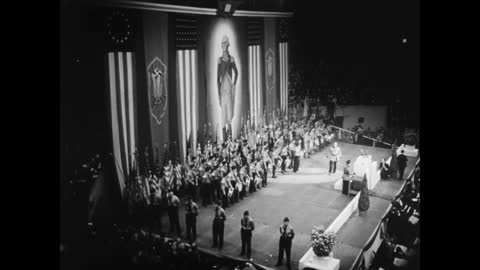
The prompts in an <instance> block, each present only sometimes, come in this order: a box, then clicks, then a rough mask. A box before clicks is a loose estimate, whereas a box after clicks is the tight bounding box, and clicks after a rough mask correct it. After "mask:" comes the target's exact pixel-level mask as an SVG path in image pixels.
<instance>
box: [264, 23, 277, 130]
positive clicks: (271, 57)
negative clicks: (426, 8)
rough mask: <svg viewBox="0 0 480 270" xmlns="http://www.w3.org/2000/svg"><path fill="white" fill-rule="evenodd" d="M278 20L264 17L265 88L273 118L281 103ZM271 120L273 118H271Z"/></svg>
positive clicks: (268, 113) (268, 108)
mask: <svg viewBox="0 0 480 270" xmlns="http://www.w3.org/2000/svg"><path fill="white" fill-rule="evenodd" d="M275 27H276V21H275V18H265V19H264V33H265V40H264V48H265V89H266V96H267V99H266V108H267V115H268V116H269V117H270V118H272V117H273V116H274V114H275V112H276V110H277V108H278V106H279V105H280V104H279V102H278V100H277V99H278V96H279V95H278V91H279V89H278V86H277V81H276V80H277V77H278V75H277V74H276V73H277V67H276V62H277V58H276V57H277V53H276V52H277V50H276V49H277V46H276V32H277V31H276V29H275ZM269 120H270V121H271V120H272V119H269Z"/></svg>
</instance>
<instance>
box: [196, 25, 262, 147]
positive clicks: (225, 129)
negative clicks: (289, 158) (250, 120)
mask: <svg viewBox="0 0 480 270" xmlns="http://www.w3.org/2000/svg"><path fill="white" fill-rule="evenodd" d="M199 33H200V34H199V37H202V41H201V42H199V59H198V60H199V61H198V67H199V76H198V79H199V80H200V81H199V95H204V96H205V97H206V104H205V106H206V114H207V116H208V122H209V123H210V124H211V125H210V132H211V134H212V135H213V136H212V137H213V138H212V139H213V141H214V142H215V141H217V142H223V141H225V140H227V139H228V138H229V137H230V136H231V138H232V139H235V138H238V136H239V135H240V131H241V127H242V123H241V122H242V118H243V119H246V118H247V112H248V109H249V100H248V99H249V90H250V88H249V87H248V86H249V82H250V83H251V81H249V80H248V78H249V75H248V74H249V68H248V65H249V63H250V61H249V59H248V58H247V56H248V55H249V54H251V53H252V51H250V50H249V47H248V46H247V20H246V19H245V18H237V17H235V18H220V17H213V16H204V17H201V18H200V20H199Z"/></svg>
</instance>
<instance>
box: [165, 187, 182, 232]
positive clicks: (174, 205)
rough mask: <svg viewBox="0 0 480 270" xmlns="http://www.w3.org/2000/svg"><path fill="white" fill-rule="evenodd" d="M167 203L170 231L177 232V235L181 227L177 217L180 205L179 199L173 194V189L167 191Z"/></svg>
mask: <svg viewBox="0 0 480 270" xmlns="http://www.w3.org/2000/svg"><path fill="white" fill-rule="evenodd" d="M167 203H168V217H169V219H170V232H171V233H172V232H173V231H176V232H177V235H179V236H180V235H181V234H182V228H180V220H179V219H178V206H179V205H180V200H179V199H178V197H177V196H175V195H174V194H173V191H170V192H169V193H168V197H167Z"/></svg>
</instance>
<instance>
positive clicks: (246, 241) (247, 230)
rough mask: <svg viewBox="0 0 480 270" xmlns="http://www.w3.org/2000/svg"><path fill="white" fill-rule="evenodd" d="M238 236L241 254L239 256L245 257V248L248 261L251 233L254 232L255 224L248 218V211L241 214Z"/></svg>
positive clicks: (250, 250)
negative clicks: (239, 237) (240, 239)
mask: <svg viewBox="0 0 480 270" xmlns="http://www.w3.org/2000/svg"><path fill="white" fill-rule="evenodd" d="M240 225H242V228H241V229H240V234H241V237H242V253H240V256H243V255H245V248H246V249H247V257H248V258H249V259H250V257H251V256H250V255H251V252H252V231H253V230H255V223H253V219H252V218H251V217H250V216H249V213H248V211H245V212H243V218H242V219H241V220H240Z"/></svg>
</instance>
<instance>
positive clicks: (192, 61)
mask: <svg viewBox="0 0 480 270" xmlns="http://www.w3.org/2000/svg"><path fill="white" fill-rule="evenodd" d="M175 23H176V26H175V28H176V35H175V36H176V37H175V44H176V62H177V108H178V116H179V118H180V119H179V125H178V130H179V136H180V138H179V144H180V145H179V146H180V159H181V162H182V163H183V162H185V159H186V155H187V147H189V148H190V152H191V153H193V154H194V155H196V150H197V149H196V142H197V133H198V102H197V99H198V77H197V74H198V70H197V63H198V56H197V55H198V53H197V48H198V46H197V20H196V19H195V18H194V17H192V16H188V15H178V16H177V18H176V19H175Z"/></svg>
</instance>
